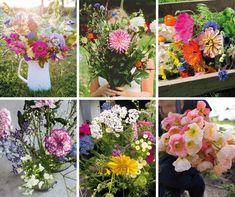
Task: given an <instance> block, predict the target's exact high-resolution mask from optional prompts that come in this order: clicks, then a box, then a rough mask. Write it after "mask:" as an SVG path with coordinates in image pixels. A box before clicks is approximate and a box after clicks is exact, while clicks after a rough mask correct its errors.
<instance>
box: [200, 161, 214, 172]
mask: <svg viewBox="0 0 235 197" xmlns="http://www.w3.org/2000/svg"><path fill="white" fill-rule="evenodd" d="M210 169H213V163H211V162H209V161H202V162H201V163H199V164H198V165H197V170H198V171H199V172H204V171H206V170H210Z"/></svg>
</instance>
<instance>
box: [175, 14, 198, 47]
mask: <svg viewBox="0 0 235 197" xmlns="http://www.w3.org/2000/svg"><path fill="white" fill-rule="evenodd" d="M193 27H194V20H193V18H192V17H191V16H190V15H189V14H187V13H181V14H180V15H179V16H178V17H177V21H176V24H175V32H176V38H177V40H178V41H181V40H182V41H183V42H184V43H185V44H187V43H188V41H189V40H190V39H191V38H192V36H193Z"/></svg>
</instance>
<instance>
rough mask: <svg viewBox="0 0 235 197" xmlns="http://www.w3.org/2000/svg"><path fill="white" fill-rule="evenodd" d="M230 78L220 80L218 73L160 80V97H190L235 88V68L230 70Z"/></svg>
mask: <svg viewBox="0 0 235 197" xmlns="http://www.w3.org/2000/svg"><path fill="white" fill-rule="evenodd" d="M228 73H229V78H228V79H227V80H225V81H220V80H219V78H218V73H217V72H216V73H210V74H203V75H201V76H193V77H188V78H179V79H174V80H162V81H159V96H160V97H189V96H199V95H202V94H206V93H210V92H216V91H220V90H226V89H231V88H235V70H229V71H228Z"/></svg>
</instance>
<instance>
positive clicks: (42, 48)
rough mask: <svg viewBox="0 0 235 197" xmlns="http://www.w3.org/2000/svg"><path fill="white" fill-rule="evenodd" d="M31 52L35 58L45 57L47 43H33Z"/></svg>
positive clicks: (40, 41) (39, 41)
mask: <svg viewBox="0 0 235 197" xmlns="http://www.w3.org/2000/svg"><path fill="white" fill-rule="evenodd" d="M32 51H33V52H34V54H35V57H36V58H38V57H45V56H46V55H47V53H48V46H47V43H46V42H44V41H42V40H38V41H37V42H34V43H33V45H32Z"/></svg>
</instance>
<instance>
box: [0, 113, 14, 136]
mask: <svg viewBox="0 0 235 197" xmlns="http://www.w3.org/2000/svg"><path fill="white" fill-rule="evenodd" d="M10 129H11V114H10V112H9V111H8V110H7V109H1V110H0V139H1V138H4V137H6V136H8V135H9V133H10Z"/></svg>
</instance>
